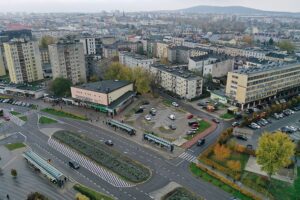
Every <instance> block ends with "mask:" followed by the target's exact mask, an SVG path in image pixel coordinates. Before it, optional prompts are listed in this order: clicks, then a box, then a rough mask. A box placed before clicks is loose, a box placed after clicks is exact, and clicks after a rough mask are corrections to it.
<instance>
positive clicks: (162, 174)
mask: <svg viewBox="0 0 300 200" xmlns="http://www.w3.org/2000/svg"><path fill="white" fill-rule="evenodd" d="M176 101H177V102H178V100H176ZM178 103H179V105H180V106H182V107H183V108H184V109H186V110H187V111H188V112H190V113H192V114H194V115H198V116H199V117H206V118H208V119H211V117H210V116H208V115H207V114H206V113H203V112H200V111H198V110H195V109H194V108H192V107H191V106H189V105H186V104H184V103H181V102H178ZM1 107H8V108H9V107H12V105H7V104H2V105H1ZM13 107H15V106H13ZM15 110H16V111H22V112H24V111H26V109H24V108H22V107H15ZM43 115H47V114H45V113H43ZM51 117H52V118H57V119H59V120H60V121H61V122H63V124H58V125H55V126H57V127H61V128H63V129H67V130H70V131H79V132H81V133H85V134H87V135H89V137H92V138H94V139H95V140H99V141H105V140H107V139H111V140H113V141H114V143H115V145H114V147H113V148H115V149H116V150H118V151H120V152H121V153H123V154H125V155H127V156H130V157H131V158H133V159H135V160H137V161H139V162H141V163H143V164H144V165H146V166H148V167H149V168H150V169H151V171H152V173H153V174H152V177H151V179H150V180H148V181H147V182H145V183H143V184H140V185H137V186H135V187H132V188H115V187H113V186H112V185H110V184H108V183H107V182H105V181H103V180H102V179H100V178H98V177H97V176H95V175H94V174H93V173H91V172H90V171H89V170H87V169H85V168H80V169H79V170H78V171H76V170H70V168H69V167H68V166H67V162H68V161H69V159H68V158H67V157H65V156H64V155H63V154H61V153H60V152H58V151H56V150H54V149H53V148H51V147H50V146H49V145H48V144H47V140H48V136H46V135H44V134H43V133H41V132H40V131H39V130H38V125H37V119H38V116H37V113H31V114H30V115H29V116H28V122H27V123H26V124H25V125H24V126H22V127H15V128H14V130H11V131H14V132H22V133H23V134H24V135H26V136H27V144H29V146H30V147H31V148H32V149H33V150H34V151H36V152H37V153H39V154H41V155H42V156H44V157H45V158H51V159H52V162H53V164H54V166H55V167H57V168H58V169H60V170H62V171H63V172H64V173H65V174H66V175H67V176H69V177H72V179H74V180H75V181H78V182H80V183H82V184H85V185H87V186H89V187H92V188H94V189H97V190H99V191H103V192H105V193H108V194H110V195H113V196H114V197H117V198H118V199H122V200H123V199H151V197H150V193H151V192H153V191H155V190H158V189H160V188H162V187H163V186H165V185H167V184H168V183H169V182H170V181H174V182H177V183H179V184H181V185H182V186H184V187H186V188H188V189H190V190H191V191H193V192H195V193H196V194H198V195H199V196H202V197H204V198H205V199H208V200H209V199H212V200H214V199H220V200H222V199H228V197H229V196H230V195H229V194H227V193H226V192H224V191H222V190H220V189H219V188H217V187H215V186H213V185H211V184H209V183H207V182H205V181H202V180H201V179H197V178H195V177H194V176H193V175H192V174H191V173H190V172H189V170H188V166H189V162H187V161H185V160H182V159H180V158H177V159H174V160H165V159H164V158H163V157H162V156H160V155H159V153H156V152H155V151H152V150H150V149H148V148H144V147H143V146H141V145H139V144H137V143H135V142H132V141H130V140H128V139H126V136H125V137H121V136H119V135H118V134H115V133H114V132H113V131H111V130H107V129H106V128H105V129H104V128H103V129H102V128H99V127H95V126H93V125H91V124H89V123H87V122H82V121H77V120H71V119H66V118H58V117H55V116H51ZM228 126H230V123H224V122H221V123H220V124H219V125H218V128H217V129H216V130H215V131H214V132H213V133H212V134H210V135H209V136H208V137H207V142H206V144H205V145H204V146H202V147H196V146H193V147H192V148H191V149H190V150H189V151H188V152H189V153H191V154H192V155H194V156H198V155H199V153H200V152H201V151H203V150H204V149H205V148H206V147H208V146H209V144H211V143H212V142H214V140H215V139H216V137H217V136H218V135H219V134H220V132H221V131H222V130H224V129H226V128H227V127H228ZM128 137H129V136H128Z"/></svg>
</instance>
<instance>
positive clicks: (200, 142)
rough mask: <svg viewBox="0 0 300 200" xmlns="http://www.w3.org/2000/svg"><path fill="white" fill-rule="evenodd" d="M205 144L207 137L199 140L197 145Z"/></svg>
mask: <svg viewBox="0 0 300 200" xmlns="http://www.w3.org/2000/svg"><path fill="white" fill-rule="evenodd" d="M204 144H205V139H204V138H202V139H200V140H198V141H197V146H202V145H204Z"/></svg>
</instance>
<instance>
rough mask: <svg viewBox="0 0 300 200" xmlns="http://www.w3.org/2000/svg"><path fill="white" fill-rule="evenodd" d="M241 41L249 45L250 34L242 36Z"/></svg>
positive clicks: (250, 40) (250, 41) (250, 42)
mask: <svg viewBox="0 0 300 200" xmlns="http://www.w3.org/2000/svg"><path fill="white" fill-rule="evenodd" d="M243 42H245V43H247V44H249V45H251V44H252V43H253V40H252V37H251V36H250V35H246V36H244V37H243Z"/></svg>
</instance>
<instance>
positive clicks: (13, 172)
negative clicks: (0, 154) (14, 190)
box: [10, 169, 18, 178]
mask: <svg viewBox="0 0 300 200" xmlns="http://www.w3.org/2000/svg"><path fill="white" fill-rule="evenodd" d="M10 174H11V175H12V176H13V177H14V178H15V177H17V175H18V172H17V170H16V169H11V170H10Z"/></svg>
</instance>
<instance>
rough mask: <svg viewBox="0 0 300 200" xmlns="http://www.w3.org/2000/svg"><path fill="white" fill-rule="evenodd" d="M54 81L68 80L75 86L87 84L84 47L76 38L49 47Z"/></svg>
mask: <svg viewBox="0 0 300 200" xmlns="http://www.w3.org/2000/svg"><path fill="white" fill-rule="evenodd" d="M48 48H49V56H50V62H51V67H52V74H53V79H55V78H58V77H63V78H67V79H69V80H70V81H72V83H73V84H77V83H81V82H86V79H87V78H86V67H85V59H84V50H83V45H82V43H80V42H79V41H78V40H74V38H64V39H61V40H60V41H58V42H57V43H56V44H52V45H49V47H48Z"/></svg>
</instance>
